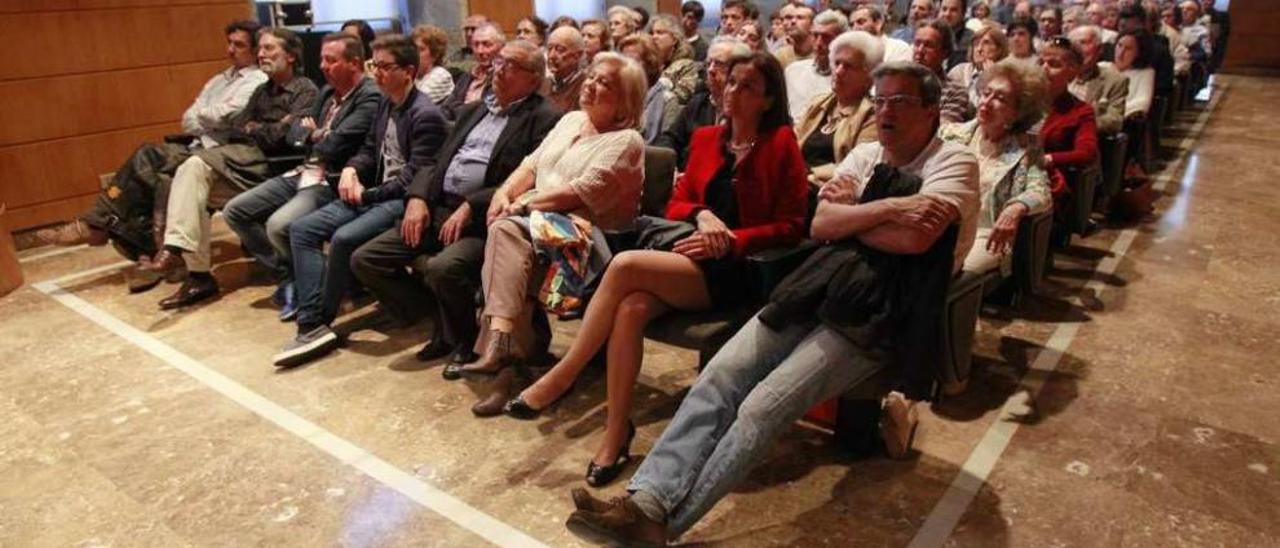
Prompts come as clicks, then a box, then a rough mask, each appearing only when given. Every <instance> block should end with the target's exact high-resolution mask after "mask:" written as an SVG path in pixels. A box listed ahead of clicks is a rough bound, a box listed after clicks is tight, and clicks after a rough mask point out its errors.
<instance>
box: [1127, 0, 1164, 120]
mask: <svg viewBox="0 0 1280 548" xmlns="http://www.w3.org/2000/svg"><path fill="white" fill-rule="evenodd" d="M1147 3H1149V2H1144V3H1137V2H1135V3H1133V4H1129V5H1127V6H1125V7H1124V9H1122V10H1120V22H1119V28H1120V33H1121V34H1123V33H1126V32H1129V33H1142V34H1145V35H1146V37H1147V39H1146V42H1145V45H1146V46H1147V51H1146V56H1147V62H1148V63H1149V64H1150V65H1151V69H1152V70H1153V71H1154V73H1155V75H1154V81H1153V82H1152V90H1153V91H1152V93H1153V94H1154V95H1155V96H1158V97H1169V96H1171V95H1173V82H1174V77H1173V76H1174V73H1173V66H1174V60H1173V53H1172V50H1171V49H1170V48H1169V40H1168V38H1167V37H1165V36H1164V35H1163V34H1160V33H1159V29H1151V28H1150V27H1149V26H1148V24H1149V22H1155V23H1157V24H1159V22H1160V18H1159V17H1158V16H1157V17H1151V16H1149V14H1148V12H1147V11H1146V8H1145V4H1147ZM1130 88H1132V85H1131V86H1130Z"/></svg>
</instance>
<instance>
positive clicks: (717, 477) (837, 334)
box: [567, 63, 978, 545]
mask: <svg viewBox="0 0 1280 548" xmlns="http://www.w3.org/2000/svg"><path fill="white" fill-rule="evenodd" d="M875 87H876V89H877V92H878V93H877V96H876V101H877V105H878V112H877V119H878V124H879V126H880V127H879V141H880V142H879V143H867V144H864V145H861V146H859V147H858V148H855V149H854V150H853V152H851V153H850V154H849V156H848V157H847V158H845V160H844V162H843V163H841V166H840V168H839V170H838V175H837V178H836V179H835V180H833V181H832V182H830V183H828V184H827V185H826V187H824V191H823V192H822V195H823V197H824V200H823V201H822V202H820V203H819V205H818V212H817V216H816V217H815V219H814V222H813V227H812V235H813V237H814V238H816V239H819V240H825V241H834V242H836V243H834V244H831V245H828V246H824V248H823V249H820V250H819V251H817V252H816V254H815V255H814V257H817V258H818V260H819V262H817V263H814V262H812V259H811V261H810V263H809V264H806V265H805V266H801V267H800V268H801V270H800V271H797V273H798V274H801V276H797V275H796V274H793V275H792V276H791V278H793V280H791V281H790V283H791V284H794V285H798V284H800V283H805V282H812V287H810V286H809V285H805V286H804V287H796V289H797V290H798V291H800V290H803V291H802V294H801V295H797V296H798V297H804V299H803V300H804V301H806V302H808V301H810V300H812V299H810V298H808V297H809V296H810V295H811V294H812V293H814V292H820V293H825V283H826V282H827V281H829V276H827V275H828V274H835V272H833V271H834V270H836V269H839V270H840V271H841V272H845V273H847V274H848V276H847V277H846V276H840V277H841V278H845V279H852V278H854V277H856V278H857V279H858V280H859V281H862V282H864V283H865V284H867V285H866V286H864V287H868V288H869V289H868V290H869V291H870V292H873V293H880V292H885V293H889V294H892V295H895V296H888V295H886V300H885V302H884V304H883V306H884V307H885V308H887V310H884V311H883V312H884V313H885V314H886V315H888V314H892V312H890V311H891V310H897V311H898V313H897V316H896V317H899V318H903V319H902V320H901V321H887V320H883V321H882V320H872V321H869V322H865V321H864V322H860V321H859V320H858V319H857V318H850V317H848V315H847V314H844V313H842V312H843V311H846V310H851V309H860V308H851V307H860V306H863V303H862V302H861V301H862V300H863V299H859V298H858V296H847V297H848V298H842V297H841V296H832V297H830V298H826V297H825V296H819V297H818V298H817V300H816V301H814V302H813V306H796V305H797V303H795V302H793V301H792V300H790V299H787V300H780V299H773V300H772V302H771V303H770V304H769V305H767V306H766V307H765V309H764V310H762V311H761V312H760V313H759V314H757V315H756V316H755V317H753V318H752V319H751V320H750V321H748V322H747V324H746V325H745V326H744V327H743V328H742V329H741V330H739V331H738V332H737V334H735V335H734V336H733V338H731V339H730V340H729V342H728V343H726V344H725V346H724V347H723V348H722V349H721V350H720V351H719V352H718V353H716V355H715V357H714V358H712V359H711V362H710V363H709V364H708V365H707V367H706V369H705V370H703V372H702V374H701V375H699V376H698V379H697V380H696V381H695V382H694V385H693V387H692V388H691V389H690V390H689V393H688V395H686V396H685V398H684V401H683V402H682V403H681V404H680V408H679V409H678V410H677V411H676V414H675V417H674V418H673V419H672V420H671V423H670V424H669V425H668V426H667V428H666V430H665V431H664V432H663V433H662V435H661V436H660V437H659V438H658V441H657V442H656V443H655V444H654V446H653V449H651V450H650V451H649V454H648V455H646V456H645V458H644V460H643V461H642V462H641V463H640V467H639V469H638V470H637V472H636V474H635V476H634V477H633V478H632V479H631V482H630V484H629V485H628V486H627V491H628V492H629V493H630V494H629V495H624V496H623V497H620V498H617V499H614V500H613V501H611V502H606V501H603V500H600V499H597V498H596V497H594V496H592V495H591V494H590V493H588V492H587V491H586V490H585V489H575V490H574V491H573V493H572V494H573V499H574V505H575V506H576V507H577V510H576V511H575V512H573V514H572V515H571V516H570V517H569V520H568V524H567V525H568V527H569V529H570V530H571V531H573V532H574V533H575V534H578V535H580V536H585V537H587V538H597V537H599V536H604V537H608V538H609V539H610V540H612V541H617V542H621V543H623V544H641V543H644V544H649V545H665V543H666V542H667V540H668V539H669V538H674V537H679V536H680V535H681V534H683V533H684V532H685V531H687V530H689V528H690V527H692V526H693V525H694V524H695V523H697V522H698V521H699V520H700V519H701V518H702V517H703V516H704V515H705V514H706V513H707V512H708V511H709V510H710V509H711V508H712V507H713V506H714V505H715V504H716V502H717V501H719V500H720V499H721V498H723V497H724V496H725V495H727V494H728V493H729V492H730V491H731V490H732V489H733V488H734V487H736V486H737V485H738V483H739V482H741V481H742V480H743V479H744V478H745V477H746V476H747V474H748V472H750V471H751V469H752V468H753V467H754V466H756V465H758V464H759V463H760V461H761V460H762V459H763V458H764V456H765V454H766V453H767V452H768V451H769V450H770V448H771V446H772V445H773V442H774V440H775V439H777V437H778V436H779V435H781V434H782V433H783V432H786V431H788V429H789V428H790V426H791V424H792V423H793V422H794V421H795V420H796V419H798V418H800V417H801V416H802V415H803V414H804V413H805V411H806V410H808V409H809V408H810V407H812V406H813V405H814V404H816V403H817V402H820V401H823V400H826V399H829V398H832V397H834V396H837V395H839V394H841V393H843V392H845V391H846V390H848V389H850V388H851V387H853V386H855V385H857V384H858V383H860V382H861V381H863V380H865V379H867V378H869V377H871V376H872V375H873V374H875V373H876V372H877V371H879V370H881V369H883V368H888V369H889V370H890V371H891V372H893V373H894V374H895V375H894V376H895V377H899V378H901V379H902V385H903V388H904V391H905V392H906V393H907V395H908V396H916V397H918V396H922V395H923V393H925V392H927V391H928V386H929V385H931V384H932V382H933V378H932V371H931V370H928V369H927V368H924V367H922V364H921V362H919V361H916V360H912V359H907V358H909V357H924V356H923V355H918V354H916V353H915V352H910V350H924V349H923V348H919V347H917V346H915V345H914V344H913V341H919V340H923V337H922V335H925V333H924V332H916V331H914V330H912V329H911V327H912V326H913V325H916V324H913V323H911V320H907V319H905V318H907V317H916V316H918V318H916V321H918V322H920V324H919V325H925V324H930V323H931V324H937V323H938V322H939V320H938V319H937V317H936V316H937V315H938V314H941V305H942V302H943V301H944V300H945V295H946V291H947V286H948V284H949V282H950V279H951V274H952V271H953V270H952V269H951V268H948V266H950V265H952V263H954V266H955V267H958V266H959V263H960V261H961V260H963V258H964V257H965V255H966V254H967V253H968V251H969V247H970V245H971V244H972V242H973V234H974V228H975V226H976V224H975V223H976V221H977V216H978V198H977V190H978V188H977V187H978V165H977V161H976V160H975V159H974V157H973V155H972V154H970V153H969V152H968V151H967V150H965V149H964V147H962V146H960V145H956V144H952V143H944V142H942V141H941V140H939V139H938V138H937V137H936V136H935V132H936V130H937V128H938V108H939V104H938V103H939V97H940V95H941V85H940V83H939V81H938V79H937V77H936V75H935V73H934V72H933V71H932V70H931V69H927V68H924V67H920V66H916V65H913V64H909V63H899V64H888V65H881V66H880V68H878V69H877V72H876V73H875ZM864 191H865V192H864ZM955 225H959V228H958V229H957V228H954V226H955ZM873 257H874V258H875V259H876V260H883V261H885V262H886V264H892V265H894V267H893V268H888V269H886V270H879V269H875V270H873V269H870V268H865V267H860V266H859V265H861V264H864V263H865V262H867V261H868V260H870V259H871V258H873ZM824 258H827V259H830V260H829V261H827V260H823V259H824ZM806 268H809V270H808V271H805V269H806ZM880 272H884V274H880ZM890 272H891V273H890ZM797 279H798V280H799V281H796V280H797ZM788 283H789V282H784V286H787V285H788ZM776 294H777V292H775V295H776ZM815 309H816V310H815ZM908 310H909V311H910V312H908ZM872 329H875V330H878V332H879V333H882V334H887V335H889V336H868V333H867V332H868V331H870V330H872ZM928 333H933V334H936V333H935V332H932V331H929V332H928ZM920 346H932V345H931V344H925V345H920ZM894 350H904V351H907V352H904V354H906V355H904V356H898V355H895V353H894V352H893V351H894Z"/></svg>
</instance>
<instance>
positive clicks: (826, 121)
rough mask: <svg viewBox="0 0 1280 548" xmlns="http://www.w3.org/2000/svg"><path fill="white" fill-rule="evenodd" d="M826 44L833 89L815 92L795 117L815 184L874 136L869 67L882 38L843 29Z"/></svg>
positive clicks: (876, 61) (876, 62)
mask: <svg viewBox="0 0 1280 548" xmlns="http://www.w3.org/2000/svg"><path fill="white" fill-rule="evenodd" d="M855 13H856V12H855ZM830 49H831V91H828V92H826V93H824V94H822V95H819V96H818V97H816V98H815V99H814V100H813V102H812V103H810V104H809V108H808V109H806V110H805V113H804V115H803V116H801V117H800V118H797V119H796V137H797V140H798V141H799V142H800V150H801V152H802V153H803V156H804V161H805V164H806V165H808V166H809V174H810V181H812V182H814V183H817V184H821V183H825V182H827V181H829V180H831V178H832V177H833V176H834V175H835V168H836V165H837V164H839V163H840V162H841V161H842V160H844V157H845V156H846V155H848V154H849V151H850V150H853V147H855V146H857V145H859V144H862V143H865V142H871V141H875V140H876V130H875V120H876V115H875V110H874V108H873V107H872V105H871V71H873V70H875V68H876V67H878V66H880V64H881V62H882V61H883V58H884V48H883V42H881V41H880V40H879V39H877V38H876V37H875V36H872V35H871V34H869V33H866V32H863V31H857V30H852V31H848V32H846V33H844V34H841V35H840V36H839V37H837V38H836V39H835V41H833V42H831V48H830Z"/></svg>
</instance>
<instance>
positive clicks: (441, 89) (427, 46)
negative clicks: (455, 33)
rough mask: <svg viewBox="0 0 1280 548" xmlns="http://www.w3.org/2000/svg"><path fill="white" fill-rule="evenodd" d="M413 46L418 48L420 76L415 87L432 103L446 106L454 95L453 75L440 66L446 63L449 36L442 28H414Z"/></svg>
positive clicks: (418, 75) (420, 26)
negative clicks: (445, 103) (446, 102)
mask: <svg viewBox="0 0 1280 548" xmlns="http://www.w3.org/2000/svg"><path fill="white" fill-rule="evenodd" d="M413 45H414V47H416V48H418V74H417V77H416V78H415V79H414V82H413V85H415V86H417V87H418V91H421V92H422V93H425V94H426V95H427V97H428V98H430V99H431V102H433V103H435V104H437V105H442V104H444V102H445V101H446V100H448V99H449V96H450V95H452V94H453V75H452V74H450V73H449V69H446V68H444V66H442V65H441V64H440V63H442V62H444V58H445V51H446V49H447V48H448V46H449V36H448V35H447V34H445V33H444V29H442V28H440V27H437V26H433V25H418V26H416V27H414V28H413Z"/></svg>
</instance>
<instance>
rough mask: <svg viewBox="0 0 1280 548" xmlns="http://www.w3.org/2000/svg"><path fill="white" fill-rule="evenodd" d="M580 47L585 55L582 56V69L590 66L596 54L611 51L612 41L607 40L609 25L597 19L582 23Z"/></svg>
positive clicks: (586, 20) (585, 20)
mask: <svg viewBox="0 0 1280 548" xmlns="http://www.w3.org/2000/svg"><path fill="white" fill-rule="evenodd" d="M582 46H583V51H584V52H585V53H586V55H583V56H582V64H583V65H584V66H583V68H586V65H590V64H591V60H592V59H595V58H596V54H597V53H600V52H602V51H613V41H612V40H610V39H609V24H608V23H606V22H604V21H601V20H599V19H584V20H583V21H582Z"/></svg>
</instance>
